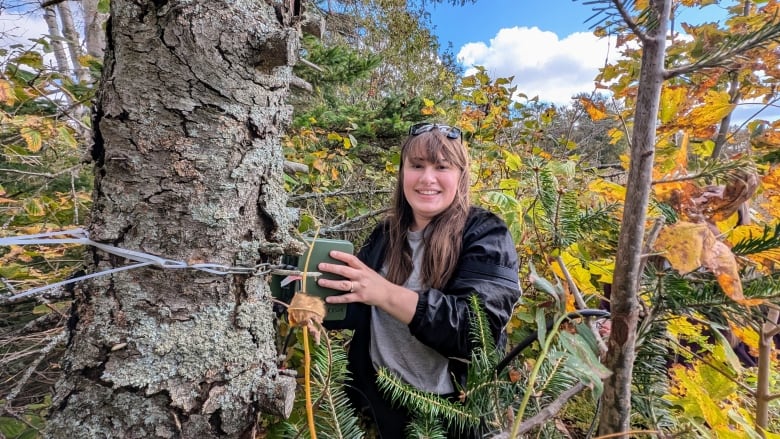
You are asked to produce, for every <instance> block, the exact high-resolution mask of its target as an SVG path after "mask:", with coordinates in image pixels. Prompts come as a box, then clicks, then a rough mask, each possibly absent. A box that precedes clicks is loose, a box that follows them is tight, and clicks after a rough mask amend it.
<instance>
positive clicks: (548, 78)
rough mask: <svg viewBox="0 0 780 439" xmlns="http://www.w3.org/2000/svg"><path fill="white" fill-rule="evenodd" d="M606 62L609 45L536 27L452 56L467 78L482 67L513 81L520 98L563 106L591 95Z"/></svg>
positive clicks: (506, 32) (612, 53)
mask: <svg viewBox="0 0 780 439" xmlns="http://www.w3.org/2000/svg"><path fill="white" fill-rule="evenodd" d="M607 56H609V59H610V61H612V60H614V59H616V58H617V56H618V54H617V51H616V50H615V47H614V41H613V40H609V39H606V38H605V39H599V38H597V37H595V36H594V35H593V34H592V33H588V32H577V33H573V34H571V35H569V36H567V37H565V38H563V39H560V38H559V37H558V35H556V34H555V33H553V32H549V31H542V30H540V29H539V28H537V27H532V28H528V27H512V28H504V29H501V30H499V31H498V33H497V34H496V36H495V37H494V38H492V39H491V40H490V43H489V45H487V44H485V43H484V42H476V43H468V44H466V45H464V46H463V47H462V48H461V49H460V52H458V55H457V57H458V61H459V62H460V63H461V64H463V65H464V66H465V67H466V69H467V74H470V73H473V72H474V69H473V67H474V66H483V67H485V69H486V70H487V72H488V74H489V75H490V77H491V78H499V77H510V76H514V82H513V84H514V85H517V89H518V91H519V92H521V93H525V94H526V95H527V96H528V97H529V98H531V97H534V96H537V95H538V96H539V99H540V100H542V101H547V102H553V103H556V104H562V105H565V104H569V103H570V101H571V97H572V96H573V95H575V94H577V93H582V92H586V93H589V92H592V91H593V90H594V85H593V84H594V82H593V80H594V78H595V77H596V75H597V74H598V69H599V68H600V67H603V66H604V63H605V60H606V59H607Z"/></svg>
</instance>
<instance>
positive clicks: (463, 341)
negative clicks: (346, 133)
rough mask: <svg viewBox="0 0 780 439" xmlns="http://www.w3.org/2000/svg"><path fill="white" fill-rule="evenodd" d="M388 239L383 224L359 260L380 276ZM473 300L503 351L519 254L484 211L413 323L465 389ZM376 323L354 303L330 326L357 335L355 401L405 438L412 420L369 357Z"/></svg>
mask: <svg viewBox="0 0 780 439" xmlns="http://www.w3.org/2000/svg"><path fill="white" fill-rule="evenodd" d="M386 239H387V224H386V223H382V224H380V225H378V226H377V227H376V228H375V229H374V231H373V232H372V233H371V235H370V236H369V238H368V239H367V240H366V243H365V245H364V246H363V247H362V248H361V249H360V251H359V253H358V258H359V259H360V260H361V261H363V262H364V263H365V264H366V265H368V266H369V267H371V268H372V269H374V270H376V271H379V270H380V269H381V268H382V264H383V262H384V256H385V248H386V244H387V242H386ZM473 294H476V295H477V297H478V298H479V301H480V303H481V304H482V306H483V310H484V311H485V313H486V314H487V317H488V321H489V323H490V329H491V331H492V333H493V337H494V340H495V341H496V342H497V343H498V345H499V346H503V344H504V338H505V337H504V330H503V329H504V326H506V324H507V322H508V321H509V318H510V317H511V315H512V310H513V308H514V305H515V303H516V302H517V300H518V298H519V296H520V284H519V280H518V261H517V252H516V250H515V245H514V242H513V241H512V237H511V235H510V233H509V230H508V229H507V226H506V224H505V223H504V222H503V221H502V220H501V219H500V218H499V217H497V216H496V215H494V214H492V213H490V212H488V211H487V210H484V209H482V208H478V207H472V208H471V210H470V212H469V217H468V219H467V220H466V225H465V227H464V231H463V247H462V250H461V255H460V258H459V259H458V268H457V269H456V270H455V272H454V274H453V276H452V278H451V279H450V281H449V282H448V284H447V286H446V287H445V288H444V289H443V290H437V289H433V288H431V289H429V290H428V291H425V292H423V293H422V294H420V298H419V301H418V302H417V309H416V311H415V314H414V317H412V321H411V322H410V323H409V330H410V332H411V333H412V335H414V336H415V337H417V339H418V340H420V341H421V342H422V343H424V344H426V345H427V346H429V347H431V348H433V349H435V350H436V351H437V352H439V353H440V354H441V355H443V356H445V357H448V358H450V371H451V373H452V374H453V377H454V379H455V381H456V382H458V384H459V385H463V384H465V377H466V363H464V361H463V360H469V359H470V356H471V354H470V352H471V339H470V328H469V312H470V311H469V306H470V305H469V300H470V297H471V296H472V295H473ZM370 319H371V310H370V308H369V306H367V305H365V304H362V303H352V304H349V306H348V308H347V318H346V320H343V321H340V322H328V323H329V324H328V327H329V328H331V329H354V330H355V333H354V336H353V338H352V342H351V343H350V346H349V370H350V372H351V373H352V382H351V385H352V386H353V387H354V388H353V389H352V391H351V392H349V393H350V396H351V397H352V399H353V401H354V402H355V403H356V404H357V405H358V407H365V406H368V408H369V409H370V410H371V411H372V412H373V413H372V414H373V416H374V418H375V420H376V421H377V425H378V427H379V430H380V433H381V434H382V437H383V438H385V439H387V438H393V439H394V438H401V437H403V436H401V435H400V433H398V431H399V430H397V429H398V428H399V427H400V428H403V426H404V425H405V424H406V420H407V416H406V414H405V413H403V412H402V411H398V410H396V409H394V408H392V407H391V406H390V405H389V404H388V403H387V401H386V400H385V399H384V397H383V395H382V394H381V393H379V392H378V391H377V389H376V371H375V370H374V368H373V365H372V363H371V358H370V355H369V344H370V340H371V329H370ZM387 410H390V411H391V412H393V413H389V412H387ZM383 424H384V425H385V427H384V428H383Z"/></svg>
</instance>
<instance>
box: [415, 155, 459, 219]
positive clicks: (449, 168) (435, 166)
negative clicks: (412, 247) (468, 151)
mask: <svg viewBox="0 0 780 439" xmlns="http://www.w3.org/2000/svg"><path fill="white" fill-rule="evenodd" d="M403 171H404V173H403V189H404V196H405V197H406V201H407V202H408V203H409V205H410V206H411V207H412V212H413V213H414V225H413V226H412V230H422V229H423V228H424V227H425V226H427V225H428V223H430V222H431V220H432V219H433V218H434V217H435V216H436V215H438V214H440V213H442V212H444V210H446V209H447V208H448V207H450V204H452V202H453V200H455V195H456V194H457V192H458V180H459V179H460V173H461V170H460V168H458V167H457V166H455V165H454V164H452V163H450V162H449V161H447V160H445V159H444V157H443V156H442V155H441V154H440V155H439V159H438V161H437V162H436V163H431V162H430V161H428V160H427V158H425V157H424V156H423V155H416V154H409V155H407V156H406V157H405V158H404V163H403Z"/></svg>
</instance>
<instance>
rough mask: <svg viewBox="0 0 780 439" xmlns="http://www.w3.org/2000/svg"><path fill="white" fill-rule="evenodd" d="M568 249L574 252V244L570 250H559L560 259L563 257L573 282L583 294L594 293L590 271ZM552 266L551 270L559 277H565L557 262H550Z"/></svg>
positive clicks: (575, 249)
mask: <svg viewBox="0 0 780 439" xmlns="http://www.w3.org/2000/svg"><path fill="white" fill-rule="evenodd" d="M570 251H573V252H575V253H576V252H577V246H576V244H575V245H574V246H572V248H571V249H570V250H565V251H563V252H561V259H563V263H564V264H565V265H566V269H567V270H568V272H569V275H571V277H572V279H573V280H574V284H575V285H577V288H578V289H579V290H580V292H582V293H584V294H594V293H596V292H597V290H596V287H595V286H594V285H593V283H591V281H590V271H588V270H587V269H586V268H585V267H583V266H582V263H581V262H580V260H579V259H577V258H575V257H574V256H573V255H572V254H571V253H570ZM552 268H553V271H555V272H556V274H557V275H558V276H560V277H561V279H565V275H564V273H563V270H562V269H561V267H560V266H559V265H558V263H557V262H556V263H554V264H552Z"/></svg>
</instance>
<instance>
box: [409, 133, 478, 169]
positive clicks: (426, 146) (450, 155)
mask: <svg viewBox="0 0 780 439" xmlns="http://www.w3.org/2000/svg"><path fill="white" fill-rule="evenodd" d="M464 150H465V148H463V145H461V144H460V141H459V140H454V139H450V138H448V137H447V136H445V135H444V134H442V133H441V132H439V131H429V132H427V133H425V134H422V135H418V136H413V137H411V138H409V140H408V141H407V142H406V144H405V145H404V148H403V151H402V156H403V157H404V158H414V159H422V160H425V161H427V162H429V163H437V162H438V161H439V159H440V158H443V159H444V160H446V161H448V162H450V163H452V164H453V165H455V166H457V167H459V168H460V169H464V170H465V169H466V167H467V165H468V162H467V160H468V159H467V157H466V156H465V155H464Z"/></svg>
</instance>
